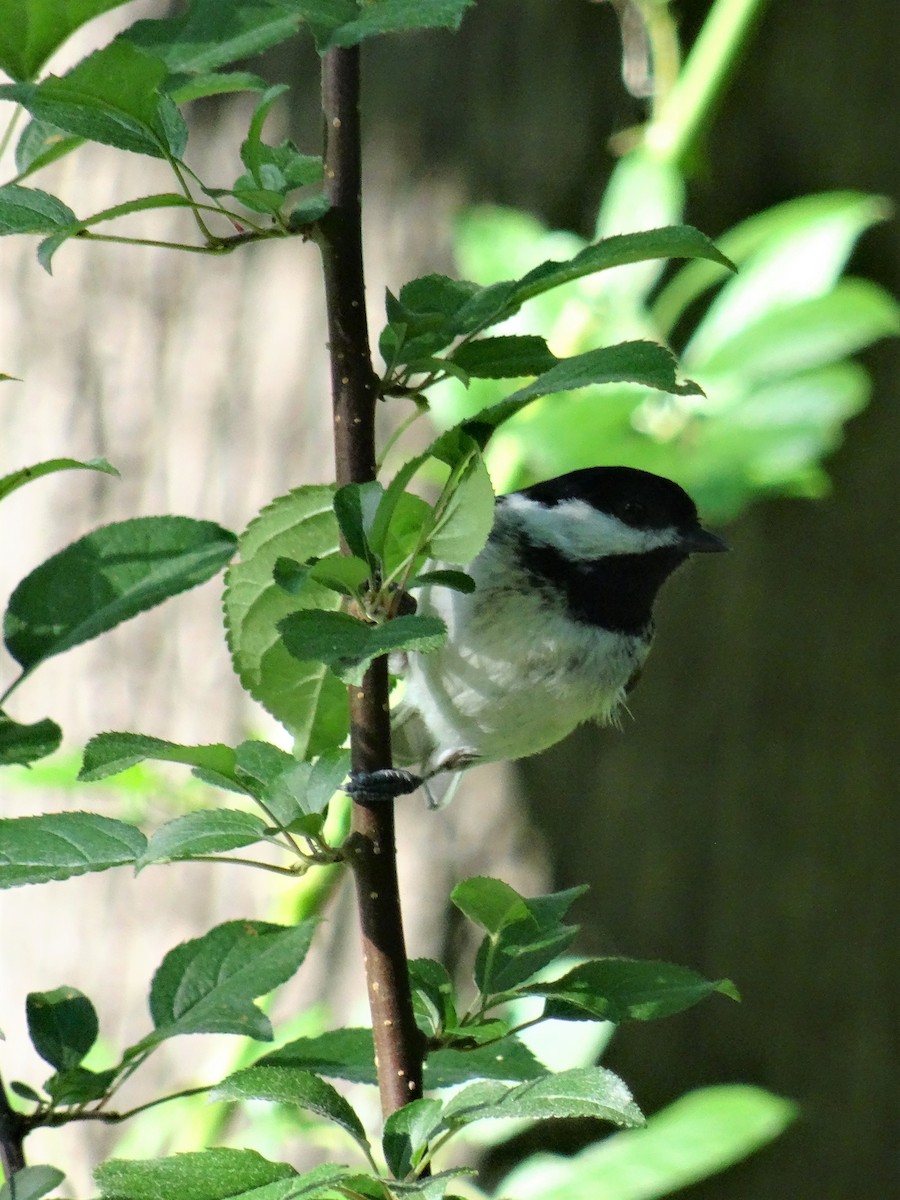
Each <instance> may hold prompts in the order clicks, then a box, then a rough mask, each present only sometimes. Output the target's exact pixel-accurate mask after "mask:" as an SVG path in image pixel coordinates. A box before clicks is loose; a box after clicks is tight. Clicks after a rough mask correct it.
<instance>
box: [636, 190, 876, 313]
mask: <svg viewBox="0 0 900 1200" xmlns="http://www.w3.org/2000/svg"><path fill="white" fill-rule="evenodd" d="M891 212H892V205H891V204H890V202H889V201H888V200H886V199H885V198H884V197H881V196H867V195H865V194H863V193H862V192H826V193H823V194H820V195H816V196H803V197H801V198H799V199H797V200H789V201H788V202H787V203H786V204H779V205H776V206H775V207H774V208H769V209H766V210H765V211H764V212H761V213H756V214H755V215H754V216H752V217H750V218H749V220H746V221H743V222H742V223H741V224H740V225H736V226H735V227H734V229H730V230H728V232H727V233H724V234H723V235H722V236H721V237H720V238H719V239H718V242H719V247H720V248H721V250H722V251H723V253H725V254H727V255H728V256H729V257H730V258H731V259H733V260H734V261H735V262H736V263H737V264H738V265H739V266H740V268H741V273H740V276H739V277H738V279H735V280H732V281H730V282H729V283H728V285H727V286H728V289H729V295H730V297H731V298H730V299H729V300H728V302H727V304H726V305H725V308H726V309H731V310H732V311H731V312H727V311H725V312H720V315H719V316H718V317H717V321H719V320H721V321H722V322H723V328H722V332H723V333H724V332H726V327H728V328H730V329H731V330H732V331H736V330H738V329H740V328H741V327H742V325H743V322H744V319H748V320H749V319H752V316H753V315H754V314H755V315H759V314H761V313H762V312H765V311H766V310H767V309H768V308H771V307H772V306H773V304H774V303H775V302H776V300H777V301H778V302H780V301H781V300H782V299H786V300H789V301H796V300H803V299H808V298H810V297H811V296H815V295H822V294H823V293H824V292H826V291H828V290H829V289H830V288H831V287H832V286H833V285H834V283H835V282H836V281H837V279H838V276H839V275H840V273H841V271H842V270H843V268H844V265H845V263H846V261H847V258H848V255H849V254H850V251H851V249H852V248H853V246H854V244H855V243H856V241H857V239H858V238H859V237H860V235H861V234H862V233H863V232H864V231H865V230H866V229H867V228H869V226H871V225H874V224H875V223H876V222H878V221H883V220H885V219H886V218H887V217H889V216H890V215H891ZM721 278H722V275H721V272H720V271H719V269H718V268H717V267H716V266H714V265H712V264H710V263H708V262H701V261H698V262H692V263H688V264H687V266H685V267H682V269H681V270H680V271H678V273H677V274H676V275H674V276H673V277H672V279H671V280H670V281H669V283H668V284H667V285H666V286H665V287H664V288H663V290H662V291H661V292H660V294H659V296H658V297H657V298H656V300H655V301H654V303H653V305H652V315H653V318H654V320H655V322H656V324H657V326H658V327H659V328H660V329H661V331H662V332H663V333H664V334H668V333H669V332H670V331H671V330H672V328H673V327H674V326H675V324H676V323H677V322H678V320H679V319H680V318H681V316H682V315H683V314H684V312H685V310H686V309H687V308H688V307H689V306H690V305H691V304H693V302H694V301H695V300H696V299H698V297H700V296H702V295H703V293H704V292H705V291H707V290H708V289H709V288H710V287H712V286H713V285H714V284H716V283H719V282H721ZM735 284H739V286H738V287H734V285H735ZM717 305H718V301H717Z"/></svg>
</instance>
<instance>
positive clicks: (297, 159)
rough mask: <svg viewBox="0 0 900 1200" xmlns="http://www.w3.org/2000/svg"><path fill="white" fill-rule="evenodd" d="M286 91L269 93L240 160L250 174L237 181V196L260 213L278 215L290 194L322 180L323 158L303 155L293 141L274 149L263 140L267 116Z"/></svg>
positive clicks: (282, 88) (278, 88) (253, 121)
mask: <svg viewBox="0 0 900 1200" xmlns="http://www.w3.org/2000/svg"><path fill="white" fill-rule="evenodd" d="M287 90H288V88H287V85H286V84H278V85H276V86H275V87H271V88H268V89H267V90H266V92H265V93H264V94H263V96H262V97H261V99H260V101H259V104H258V105H257V108H256V111H255V112H254V113H253V116H252V117H251V120H250V126H249V130H248V134H247V137H246V139H245V140H244V142H243V143H242V145H241V161H242V162H243V164H244V166H245V167H246V168H247V171H248V174H246V175H242V176H241V178H240V179H238V180H237V182H236V183H235V185H234V195H235V196H237V198H238V199H239V200H241V201H242V203H244V204H246V205H247V207H248V208H253V209H256V210H257V211H259V212H273V213H277V212H279V211H280V209H281V205H282V203H283V202H284V199H285V197H286V196H287V194H288V192H291V191H294V190H295V189H296V188H300V187H304V186H306V184H309V183H318V182H319V181H320V180H321V179H322V170H323V167H322V160H321V158H318V157H316V156H312V155H308V154H301V153H300V151H299V150H298V149H297V147H296V146H295V145H294V144H293V142H290V141H284V142H281V144H280V145H278V146H272V145H269V144H268V143H266V142H264V141H263V140H262V130H263V125H264V123H265V120H266V117H267V116H268V115H269V112H270V111H271V109H272V105H273V104H274V103H275V101H276V100H278V98H279V97H280V96H282V95H283V94H284V93H285V92H286V91H287Z"/></svg>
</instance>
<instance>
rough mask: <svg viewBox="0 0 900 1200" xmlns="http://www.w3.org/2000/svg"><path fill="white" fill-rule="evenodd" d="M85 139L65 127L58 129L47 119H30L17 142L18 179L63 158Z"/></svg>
mask: <svg viewBox="0 0 900 1200" xmlns="http://www.w3.org/2000/svg"><path fill="white" fill-rule="evenodd" d="M83 141H84V139H83V138H80V137H75V136H74V135H73V134H71V133H66V131H65V130H64V129H58V128H57V127H56V126H55V125H50V124H48V122H46V121H37V120H31V121H29V122H28V124H27V125H26V126H25V128H24V130H23V131H22V136H21V137H20V138H19V140H18V142H17V143H16V170H17V171H18V175H17V176H16V181H17V182H19V183H21V181H22V180H23V179H25V178H26V177H27V176H28V175H33V174H34V173H35V172H36V171H40V170H41V169H42V168H43V167H47V166H49V165H50V163H53V162H56V160H57V159H59V158H63V157H64V156H65V155H66V154H68V153H69V152H70V151H71V150H76V149H77V148H78V147H79V146H80V145H82V143H83Z"/></svg>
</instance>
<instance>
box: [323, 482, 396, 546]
mask: <svg viewBox="0 0 900 1200" xmlns="http://www.w3.org/2000/svg"><path fill="white" fill-rule="evenodd" d="M383 497H384V488H383V487H382V486H381V484H380V483H375V482H371V483H348V484H346V485H345V486H344V487H341V488H338V490H337V491H336V492H335V494H334V513H335V516H336V517H337V523H338V525H339V527H340V530H341V533H342V534H343V535H344V540H345V541H346V543H347V545H348V546H349V547H350V552H351V554H354V555H356V557H357V558H360V559H363V560H366V561H368V560H369V559H370V558H371V554H370V550H369V540H368V539H369V533H370V531H371V529H372V525H373V522H374V520H375V516H376V513H377V512H378V506H379V505H380V503H381V501H382V499H383Z"/></svg>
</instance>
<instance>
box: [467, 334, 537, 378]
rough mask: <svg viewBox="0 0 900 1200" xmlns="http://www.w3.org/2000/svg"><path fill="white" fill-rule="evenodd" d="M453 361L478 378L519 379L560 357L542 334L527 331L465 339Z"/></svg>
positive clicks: (533, 373) (534, 372) (532, 373)
mask: <svg viewBox="0 0 900 1200" xmlns="http://www.w3.org/2000/svg"><path fill="white" fill-rule="evenodd" d="M452 361H453V362H454V363H456V365H457V366H458V367H462V369H463V370H464V371H465V372H466V374H467V375H474V376H476V378H478V379H518V378H519V377H521V376H525V375H542V374H543V373H544V371H549V369H550V368H551V367H552V366H555V364H556V363H557V362H558V361H559V359H558V358H557V357H556V355H555V354H553V353H551V351H550V349H549V347H548V346H547V343H546V341H545V340H544V339H543V338H542V337H535V336H534V335H532V334H527V335H518V336H506V337H486V338H478V339H477V340H476V341H474V342H464V343H463V345H461V346H460V347H459V349H458V350H455V351H454V352H453V355H452Z"/></svg>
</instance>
